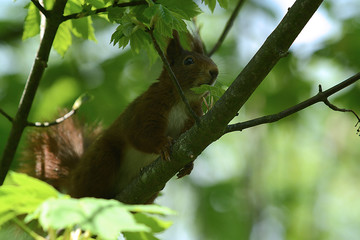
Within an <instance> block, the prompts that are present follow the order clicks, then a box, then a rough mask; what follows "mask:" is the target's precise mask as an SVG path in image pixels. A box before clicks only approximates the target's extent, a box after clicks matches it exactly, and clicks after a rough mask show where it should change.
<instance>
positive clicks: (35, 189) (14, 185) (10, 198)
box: [0, 172, 59, 225]
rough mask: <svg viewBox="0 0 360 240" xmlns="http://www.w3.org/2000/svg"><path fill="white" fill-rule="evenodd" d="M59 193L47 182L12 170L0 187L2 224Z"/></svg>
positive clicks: (33, 208)
mask: <svg viewBox="0 0 360 240" xmlns="http://www.w3.org/2000/svg"><path fill="white" fill-rule="evenodd" d="M58 195H59V193H58V192H57V191H56V190H55V189H54V188H53V187H52V186H50V185H48V184H46V183H45V182H42V181H40V180H38V179H35V178H32V177H29V176H27V175H26V174H21V173H15V172H10V173H9V174H8V176H7V178H6V180H5V183H4V185H2V186H1V187H0V225H1V224H3V223H5V222H6V221H8V220H9V219H11V218H13V217H15V216H17V215H20V214H25V213H29V212H32V211H34V210H35V209H36V208H37V207H38V206H39V205H40V204H41V203H42V202H43V201H44V200H46V199H48V198H51V197H57V196H58Z"/></svg>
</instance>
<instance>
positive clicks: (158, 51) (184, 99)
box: [148, 28, 200, 124]
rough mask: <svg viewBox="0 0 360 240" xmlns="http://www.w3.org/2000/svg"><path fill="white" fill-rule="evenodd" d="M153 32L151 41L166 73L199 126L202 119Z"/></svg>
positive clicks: (150, 30) (151, 30) (150, 31)
mask: <svg viewBox="0 0 360 240" xmlns="http://www.w3.org/2000/svg"><path fill="white" fill-rule="evenodd" d="M153 31H154V29H153V28H152V29H149V30H148V32H149V34H150V36H151V39H152V41H153V44H154V47H155V50H156V51H157V53H158V54H159V56H160V58H161V60H162V62H163V64H164V67H165V69H166V71H167V72H168V74H169V76H170V79H171V80H172V82H173V84H174V85H175V88H176V90H177V92H178V93H179V95H180V97H181V99H182V101H183V102H184V104H185V106H186V108H187V110H188V111H189V113H190V114H191V116H192V117H193V119H194V120H195V122H196V123H197V124H199V123H200V119H199V117H198V116H197V115H196V114H195V112H194V110H193V109H192V108H191V106H190V104H189V101H188V100H187V98H186V97H185V94H184V92H183V90H182V89H181V86H180V84H179V81H178V80H177V78H176V76H175V73H174V72H173V70H172V69H171V66H170V63H169V62H168V60H167V59H166V57H165V55H164V53H163V51H161V48H160V46H159V44H158V43H157V41H156V39H155V37H154V34H153Z"/></svg>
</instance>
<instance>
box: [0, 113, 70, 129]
mask: <svg viewBox="0 0 360 240" xmlns="http://www.w3.org/2000/svg"><path fill="white" fill-rule="evenodd" d="M76 111H77V109H71V110H70V111H69V112H68V113H66V114H65V115H64V116H62V117H59V118H57V119H55V120H54V121H52V122H27V123H26V126H27V127H50V126H54V125H57V124H59V123H62V122H63V121H65V120H66V119H68V118H69V117H71V116H72V115H74V114H75V113H76ZM0 113H1V114H2V115H3V116H4V117H6V118H7V119H8V120H9V121H10V122H11V123H12V122H13V121H14V118H13V117H11V116H10V115H9V114H7V113H6V112H5V111H4V110H2V109H0Z"/></svg>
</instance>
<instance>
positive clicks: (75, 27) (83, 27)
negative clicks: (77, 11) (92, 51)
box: [71, 17, 96, 41]
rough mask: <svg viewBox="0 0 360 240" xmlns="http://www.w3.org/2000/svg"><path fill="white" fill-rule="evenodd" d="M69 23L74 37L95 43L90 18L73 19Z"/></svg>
mask: <svg viewBox="0 0 360 240" xmlns="http://www.w3.org/2000/svg"><path fill="white" fill-rule="evenodd" d="M71 22H72V28H71V30H72V33H73V34H74V35H75V36H76V37H81V38H83V39H89V40H93V41H96V38H95V34H94V27H93V26H92V20H91V17H86V18H80V19H73V20H71Z"/></svg>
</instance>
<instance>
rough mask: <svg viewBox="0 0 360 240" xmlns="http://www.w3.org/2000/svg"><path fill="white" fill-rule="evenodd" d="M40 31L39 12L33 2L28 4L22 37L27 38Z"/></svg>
mask: <svg viewBox="0 0 360 240" xmlns="http://www.w3.org/2000/svg"><path fill="white" fill-rule="evenodd" d="M39 32H40V14H39V10H38V9H37V8H36V6H35V5H34V4H33V3H30V4H29V9H28V13H27V16H26V18H25V24H24V32H23V36H22V39H23V40H25V39H28V38H31V37H34V36H36V35H37V34H39Z"/></svg>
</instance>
